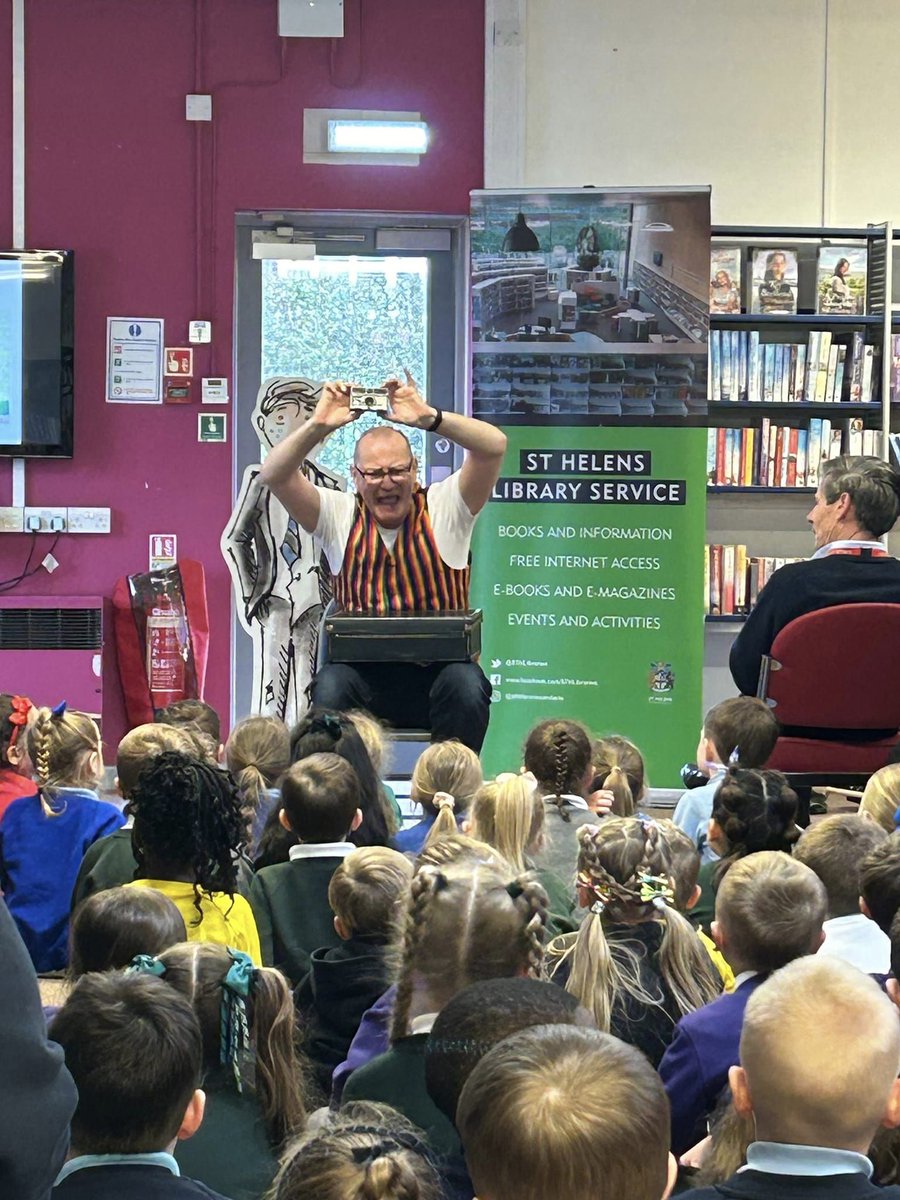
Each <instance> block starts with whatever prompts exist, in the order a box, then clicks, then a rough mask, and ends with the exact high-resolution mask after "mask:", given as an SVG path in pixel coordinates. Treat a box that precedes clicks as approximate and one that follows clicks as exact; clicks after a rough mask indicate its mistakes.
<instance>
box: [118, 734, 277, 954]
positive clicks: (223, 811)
mask: <svg viewBox="0 0 900 1200" xmlns="http://www.w3.org/2000/svg"><path fill="white" fill-rule="evenodd" d="M129 809H130V812H131V814H132V815H133V817H134V827H133V829H132V845H133V849H134V855H135V858H136V860H137V863H138V871H139V873H140V874H139V876H138V878H136V879H135V880H133V881H132V882H131V883H129V884H127V885H126V886H127V887H152V888H156V889H157V891H160V892H162V893H163V895H165V896H168V897H169V899H170V900H172V901H173V902H174V903H175V905H176V906H177V907H178V910H179V911H180V913H181V915H182V916H183V917H184V924H185V927H186V929H187V935H188V939H189V940H190V941H192V942H217V943H218V944H220V945H223V946H234V947H236V948H237V949H238V950H244V951H246V953H247V954H249V955H250V957H251V958H252V959H253V961H254V962H255V963H261V962H262V958H261V955H260V947H259V934H258V933H257V930H256V922H255V921H254V919H253V912H252V910H251V908H250V905H249V904H248V902H247V901H246V900H245V899H244V897H243V896H241V895H237V894H236V889H237V868H236V866H235V862H234V858H233V852H234V851H235V850H236V849H238V847H240V845H241V844H242V842H243V838H244V822H243V817H242V815H241V795H240V792H239V791H238V790H237V787H236V786H235V783H234V780H233V779H232V778H231V776H230V775H229V774H228V772H227V771H222V770H220V769H219V768H218V767H216V766H214V765H213V764H212V763H210V762H208V761H206V760H205V759H200V758H195V757H193V756H192V755H189V754H183V753H182V752H181V751H179V750H168V751H166V752H165V753H163V754H160V755H158V756H157V757H156V758H155V759H153V760H152V762H150V763H149V765H148V766H147V767H145V769H144V770H143V771H142V772H141V775H140V778H139V779H138V782H137V784H136V786H135V789H134V791H133V793H132V796H131V800H130V801H129Z"/></svg>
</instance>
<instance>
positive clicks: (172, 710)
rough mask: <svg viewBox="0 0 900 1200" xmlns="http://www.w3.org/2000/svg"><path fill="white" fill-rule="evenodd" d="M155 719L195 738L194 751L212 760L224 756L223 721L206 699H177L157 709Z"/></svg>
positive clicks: (216, 760)
mask: <svg viewBox="0 0 900 1200" xmlns="http://www.w3.org/2000/svg"><path fill="white" fill-rule="evenodd" d="M154 719H155V720H156V721H158V722H159V723H160V724H161V725H174V726H175V728H176V729H182V730H184V732H185V733H187V734H188V736H189V737H191V738H192V739H194V742H195V749H194V752H195V753H196V754H198V755H199V757H201V758H208V759H209V761H210V762H218V761H219V760H220V759H221V757H222V723H221V721H220V720H219V714H218V713H217V712H216V710H215V709H214V708H213V707H212V705H211V704H207V703H206V701H205V700H175V701H174V702H173V703H172V704H167V705H166V707H165V708H160V709H157V711H156V714H155V717H154Z"/></svg>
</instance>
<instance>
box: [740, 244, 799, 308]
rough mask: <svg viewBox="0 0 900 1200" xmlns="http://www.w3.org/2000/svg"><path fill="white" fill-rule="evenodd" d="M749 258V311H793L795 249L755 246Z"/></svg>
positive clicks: (795, 279) (795, 290)
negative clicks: (750, 264) (772, 248)
mask: <svg viewBox="0 0 900 1200" xmlns="http://www.w3.org/2000/svg"><path fill="white" fill-rule="evenodd" d="M751 261H752V264H753V265H752V268H751V279H750V311H751V313H787V314H791V313H796V311H797V279H798V272H797V251H796V250H788V249H778V250H770V249H756V250H754V251H753V252H752V259H751Z"/></svg>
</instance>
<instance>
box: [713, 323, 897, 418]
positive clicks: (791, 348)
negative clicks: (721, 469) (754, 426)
mask: <svg viewBox="0 0 900 1200" xmlns="http://www.w3.org/2000/svg"><path fill="white" fill-rule="evenodd" d="M709 347H710V389H709V394H710V396H711V398H712V402H713V403H714V404H719V403H734V402H738V401H745V402H749V403H751V404H755V403H765V404H796V403H804V404H808V403H817V404H839V403H842V402H852V403H856V404H860V403H866V404H867V403H870V402H871V401H872V400H876V399H878V390H879V389H878V386H877V384H878V372H877V370H876V361H877V354H876V352H877V349H878V348H877V347H875V346H871V345H866V344H865V342H864V340H863V335H862V334H861V333H859V332H854V333H853V334H852V335H850V340H849V341H848V342H847V343H846V344H845V343H843V342H835V340H834V336H833V334H832V332H831V331H830V330H828V329H811V330H810V331H809V334H808V336H807V339H806V342H805V344H804V343H803V342H778V341H771V342H769V341H767V342H761V341H760V336H759V331H758V330H745V329H741V330H738V329H713V330H711V331H710V335H709ZM896 355H897V371H898V382H897V389H898V395H900V338H898V340H897V346H896Z"/></svg>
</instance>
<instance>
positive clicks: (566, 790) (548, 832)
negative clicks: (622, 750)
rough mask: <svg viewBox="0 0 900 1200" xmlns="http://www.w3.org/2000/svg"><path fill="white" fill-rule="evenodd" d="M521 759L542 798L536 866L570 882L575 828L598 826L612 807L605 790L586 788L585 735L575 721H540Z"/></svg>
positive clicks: (575, 848)
mask: <svg viewBox="0 0 900 1200" xmlns="http://www.w3.org/2000/svg"><path fill="white" fill-rule="evenodd" d="M523 759H524V762H525V770H526V771H530V772H531V774H532V775H533V776H534V777H535V779H536V780H537V785H538V791H539V793H540V795H541V797H542V799H543V802H544V816H545V822H544V845H543V848H542V849H541V852H540V853H539V854H538V855H537V857H536V861H537V864H538V866H540V867H543V868H547V869H549V870H551V871H553V872H554V873H555V874H556V875H558V876H559V877H560V878H561V879H563V880H565V882H566V883H570V882H572V881H573V880H574V878H575V865H576V863H577V861H578V842H577V840H576V838H575V830H576V829H577V827H578V826H579V825H584V824H585V823H587V824H591V825H597V824H599V822H600V818H601V816H604V815H606V814H607V813H608V812H609V811H610V808H611V806H612V796H610V795H609V793H604V792H602V791H597V792H594V793H592V792H591V782H592V780H593V778H594V768H593V765H592V763H591V739H590V735H589V733H588V731H587V730H586V729H585V727H584V726H583V725H581V724H579V722H578V721H541V722H540V724H538V725H535V727H534V729H532V731H531V732H530V733H529V735H528V737H527V738H526V739H525V748H524V752H523Z"/></svg>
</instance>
